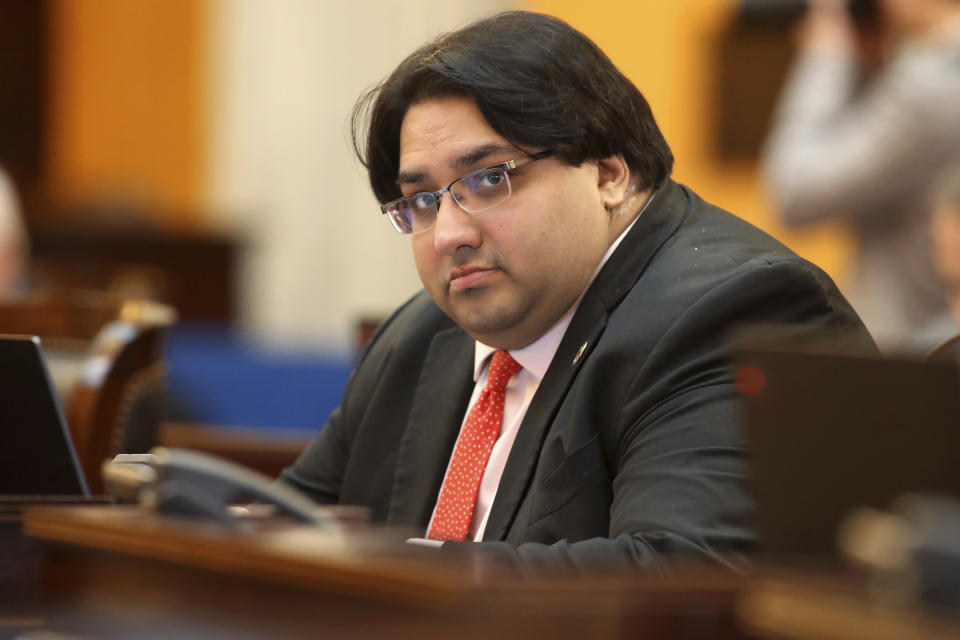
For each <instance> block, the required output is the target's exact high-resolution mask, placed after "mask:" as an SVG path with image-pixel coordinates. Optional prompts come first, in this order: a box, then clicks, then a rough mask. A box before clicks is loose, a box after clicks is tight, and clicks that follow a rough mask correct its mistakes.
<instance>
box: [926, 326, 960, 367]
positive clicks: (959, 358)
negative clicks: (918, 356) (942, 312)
mask: <svg viewBox="0 0 960 640" xmlns="http://www.w3.org/2000/svg"><path fill="white" fill-rule="evenodd" d="M924 359H925V360H927V361H930V362H942V361H945V360H949V361H953V362H956V363H958V364H960V333H958V334H957V335H955V336H953V337H952V338H947V339H946V340H944V341H943V342H941V343H940V344H938V345H937V346H936V347H934V348H933V349H932V350H931V351H930V353H928V354H927V355H926V356H925V358H924Z"/></svg>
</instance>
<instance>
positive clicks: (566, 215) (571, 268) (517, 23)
mask: <svg viewBox="0 0 960 640" xmlns="http://www.w3.org/2000/svg"><path fill="white" fill-rule="evenodd" d="M367 121H369V124H368V129H367V130H366V132H363V131H362V128H363V127H365V126H367ZM354 132H355V140H357V139H360V138H365V140H366V147H365V149H364V150H359V146H361V143H358V153H359V155H360V156H361V158H362V159H363V160H364V161H365V164H366V166H367V167H368V170H369V174H370V181H371V184H372V185H373V190H374V193H375V194H376V196H377V198H378V199H379V200H380V201H381V202H383V203H385V204H384V205H383V207H382V210H383V212H384V214H385V216H386V217H387V218H388V219H389V220H390V221H391V222H392V223H393V225H394V226H395V227H396V228H397V230H399V231H400V232H401V233H406V234H410V240H411V245H412V248H413V256H414V261H415V262H416V265H417V269H418V271H419V274H420V278H421V280H422V281H423V284H424V288H425V291H423V292H421V293H419V294H418V295H416V296H414V297H413V298H412V299H411V300H409V301H408V302H407V303H406V304H404V305H403V306H402V307H401V308H400V309H398V310H397V311H396V312H395V313H394V314H393V315H392V316H391V317H390V318H389V319H388V320H387V321H386V322H384V323H383V325H382V326H381V327H380V328H379V329H378V331H377V332H376V334H375V335H374V337H373V338H372V340H371V342H370V344H369V346H368V347H367V349H366V351H365V352H364V354H363V357H362V358H361V361H360V364H359V365H358V368H357V370H356V371H355V372H354V374H353V376H352V378H351V380H350V382H349V384H348V386H347V389H346V392H345V394H344V398H343V403H342V404H341V406H340V407H339V408H338V409H337V410H336V411H335V412H334V413H333V415H331V417H330V419H329V421H328V423H327V424H326V426H325V427H324V428H323V430H322V431H321V432H320V434H319V435H318V437H317V439H316V440H315V441H314V442H313V443H312V444H311V445H310V447H309V448H308V449H307V450H306V451H305V452H304V453H303V455H302V456H301V457H300V459H299V460H297V462H296V463H295V464H294V465H293V466H292V467H290V468H289V469H287V470H286V471H285V472H284V473H283V475H282V479H283V481H285V482H287V483H289V484H290V485H292V486H294V487H296V488H297V489H299V490H301V491H303V492H304V493H306V494H307V495H309V496H311V497H312V498H314V499H315V500H316V501H318V502H321V503H337V502H339V503H344V504H361V505H367V506H369V507H370V508H371V510H372V513H373V517H374V519H375V520H376V521H383V522H387V523H390V524H394V525H407V526H412V527H416V528H417V529H419V530H420V531H422V532H423V534H422V535H423V537H424V538H428V539H431V540H437V541H448V542H446V543H445V544H444V547H445V548H446V547H451V546H454V547H455V546H461V545H462V544H463V542H459V543H458V542H457V541H466V542H467V543H471V541H473V542H472V549H474V550H477V551H479V552H481V553H485V554H489V555H491V556H500V557H502V558H505V559H509V560H512V561H514V562H516V563H519V564H520V565H522V566H524V567H536V566H576V567H595V566H607V567H609V566H638V567H644V568H648V569H657V568H660V567H661V566H662V565H663V563H664V562H665V561H666V560H667V559H668V558H669V557H670V556H671V555H675V554H684V555H694V556H707V557H712V558H717V559H721V560H722V559H724V558H725V557H726V556H727V554H731V553H735V552H738V551H742V550H745V549H748V548H750V546H751V544H752V542H753V539H754V533H753V532H752V530H751V528H750V524H749V522H748V520H749V514H750V503H749V500H748V498H747V497H746V495H745V489H744V475H745V469H744V459H743V453H744V447H743V442H742V439H741V435H740V432H739V430H738V427H737V392H736V388H735V384H734V377H735V372H734V370H733V369H732V367H731V365H730V364H729V363H728V362H727V360H726V357H725V356H726V353H725V350H724V344H723V338H724V333H725V332H726V331H727V330H728V329H729V328H730V327H731V326H732V325H733V324H735V323H739V322H765V323H808V324H810V325H813V326H814V327H821V328H824V327H829V328H833V329H846V330H848V331H849V332H850V333H851V335H853V336H857V337H863V336H864V335H865V333H864V330H863V328H862V325H861V324H860V322H859V320H858V319H857V317H856V315H855V314H854V313H853V311H852V310H851V309H850V308H849V306H848V305H847V304H846V302H845V301H844V300H843V298H842V297H841V296H840V295H839V293H838V292H837V291H836V289H835V287H834V286H833V284H832V283H831V282H830V281H829V279H828V278H827V277H826V276H825V275H824V274H823V273H821V272H820V271H819V270H818V269H816V268H815V267H813V266H812V265H810V264H809V263H806V262H804V261H803V260H801V259H800V258H798V257H797V256H795V255H793V254H792V253H790V252H789V251H788V250H787V249H785V248H784V247H783V246H781V245H780V244H778V243H777V242H776V241H774V240H772V239H771V238H769V237H768V236H766V235H764V234H763V233H762V232H760V231H758V230H756V229H755V228H753V227H751V226H750V225H748V224H746V223H744V222H743V221H741V220H739V219H737V218H734V217H733V216H731V215H730V214H728V213H725V212H723V211H721V210H719V209H717V208H715V207H712V206H710V205H708V204H707V203H705V202H703V201H702V200H700V199H699V198H698V197H697V196H696V195H694V194H693V193H692V192H691V191H690V190H689V189H687V188H685V187H682V186H680V185H678V184H676V183H674V182H672V181H671V180H670V179H669V174H670V171H671V168H672V164H673V157H672V155H671V152H670V149H669V147H668V146H667V144H666V142H665V141H664V139H663V136H662V135H661V133H660V131H659V129H658V128H657V126H656V123H655V122H654V119H653V116H652V114H651V112H650V108H649V106H648V105H647V103H646V101H645V100H644V99H643V96H642V95H641V94H640V92H639V91H637V89H636V87H634V86H633V85H632V84H631V83H630V82H629V81H628V80H627V79H626V78H625V77H624V76H623V75H621V74H620V72H619V71H617V69H616V68H615V67H614V65H613V64H612V63H611V62H610V60H609V59H608V58H607V57H606V56H605V55H604V54H603V53H602V52H601V51H600V50H599V49H598V48H597V47H596V45H594V44H593V43H592V42H591V41H590V40H588V39H587V38H586V37H584V36H583V35H582V34H580V33H578V32H577V31H575V30H573V29H572V28H570V27H569V26H568V25H566V24H564V23H563V22H561V21H559V20H556V19H554V18H551V17H547V16H543V15H538V14H532V13H523V12H513V13H505V14H501V15H498V16H495V17H492V18H489V19H486V20H482V21H480V22H477V23H475V24H473V25H471V26H468V27H466V28H464V29H462V30H460V31H457V32H454V33H451V34H449V35H447V36H444V37H441V38H439V39H438V40H437V41H435V42H432V43H430V44H428V45H426V46H425V47H423V48H421V49H420V50H418V51H416V52H415V53H413V54H412V55H411V56H410V57H408V58H407V59H406V60H405V61H404V62H402V63H401V64H400V66H399V67H398V68H397V69H396V70H395V71H394V72H393V74H392V75H391V76H390V77H389V78H388V79H387V80H386V81H385V82H384V83H383V84H382V85H380V86H379V87H378V88H377V89H376V90H375V91H373V92H372V93H371V94H370V95H368V96H367V97H366V98H365V99H363V100H362V101H361V102H360V103H359V105H358V107H357V108H356V110H355V114H354ZM491 354H492V355H491ZM491 367H492V368H493V369H494V371H493V373H492V374H491V373H489V371H488V369H489V368H491ZM488 378H490V381H489V383H490V384H489V387H488ZM505 382H508V386H507V387H506V389H503V388H502V385H503V384H504V383H505ZM498 383H499V384H498ZM491 407H492V410H491ZM450 541H453V542H450Z"/></svg>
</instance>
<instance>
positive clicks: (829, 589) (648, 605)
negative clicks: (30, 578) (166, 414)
mask: <svg viewBox="0 0 960 640" xmlns="http://www.w3.org/2000/svg"><path fill="white" fill-rule="evenodd" d="M23 526H24V531H25V533H26V535H27V537H28V538H29V539H30V540H33V541H35V542H37V543H38V544H40V545H42V546H43V549H44V559H43V569H42V583H43V602H42V606H40V607H39V608H38V609H36V611H35V612H34V614H35V615H33V616H32V617H30V616H26V617H23V618H22V620H21V621H20V622H19V624H21V625H22V626H23V627H24V628H26V629H27V630H28V631H29V629H30V627H31V626H32V627H33V628H34V629H44V630H53V631H56V632H59V633H67V634H71V635H75V636H76V637H84V638H86V637H101V638H127V637H138V638H168V637H196V638H219V637H223V638H264V637H269V638H287V637H289V638H295V637H307V636H314V635H330V636H332V637H381V636H389V637H401V638H406V637H411V638H412V637H415V638H434V637H440V636H449V635H451V634H454V633H455V634H456V635H457V637H465V638H473V637H477V638H481V637H482V638H487V639H488V638H490V637H491V636H494V637H495V638H496V640H501V639H506V638H514V637H516V638H520V637H523V638H529V637H535V636H536V634H541V635H544V636H548V637H550V638H585V637H590V638H592V637H602V638H625V637H636V636H643V637H649V638H798V639H799V638H838V639H840V638H844V639H853V638H858V639H859V638H891V639H892V638H907V639H910V638H916V639H917V640H940V639H941V638H943V639H946V638H958V637H960V623H958V621H956V620H951V619H948V618H944V617H942V616H935V615H932V614H930V613H928V612H926V611H922V610H920V609H918V608H917V607H915V606H911V605H904V604H891V603H879V602H877V601H875V600H873V599H871V598H868V597H866V596H865V594H864V592H863V590H862V588H861V586H860V585H858V584H856V583H854V582H851V581H847V580H843V579H837V577H836V576H834V575H827V574H825V573H824V572H820V571H817V572H801V571H796V570H788V571H784V570H770V571H760V572H758V573H757V574H755V575H752V576H750V577H743V576H738V575H736V574H733V573H732V572H729V571H724V570H718V569H716V568H704V567H689V568H686V569H682V568H681V569H678V570H676V571H675V572H674V574H673V576H672V577H671V578H669V579H665V578H663V577H652V576H638V575H635V574H633V575H624V574H620V575H596V574H591V575H569V574H557V573H553V574H545V573H538V574H530V573H527V574H525V575H520V574H518V573H516V572H514V571H510V570H507V569H505V568H502V567H494V566H487V565H484V564H482V563H478V562H477V559H476V558H475V557H471V556H469V555H463V556H460V555H457V554H450V553H447V552H438V551H436V550H433V549H424V548H419V547H413V546H411V545H405V544H403V542H402V540H403V538H404V537H405V536H406V535H407V533H408V532H394V531H384V530H370V529H366V530H364V529H357V528H349V527H348V528H346V529H344V530H339V531H323V530H317V529H312V528H307V527H295V526H280V525H276V524H272V523H269V522H267V523H263V522H261V523H248V524H247V526H242V527H237V528H227V527H224V526H222V525H217V524H211V523H199V522H195V521H186V520H179V519H174V518H169V517H159V516H157V515H155V514H153V513H151V512H147V511H144V510H141V509H139V508H137V507H125V506H122V507H118V506H89V507H42V508H35V509H30V510H28V511H27V512H26V514H25V516H24V519H23ZM16 624H18V622H17V621H16V620H13V622H8V626H16ZM26 637H29V633H28V634H27V636H26Z"/></svg>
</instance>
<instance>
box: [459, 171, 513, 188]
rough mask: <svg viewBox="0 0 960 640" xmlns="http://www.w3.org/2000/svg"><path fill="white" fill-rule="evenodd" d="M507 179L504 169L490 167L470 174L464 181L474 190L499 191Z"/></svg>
mask: <svg viewBox="0 0 960 640" xmlns="http://www.w3.org/2000/svg"><path fill="white" fill-rule="evenodd" d="M504 180H506V175H505V174H504V173H503V170H502V169H490V170H488V171H481V172H480V173H475V174H473V175H472V176H468V177H467V179H466V180H465V181H464V182H466V184H467V188H468V189H470V191H474V192H483V191H498V190H499V189H500V188H501V186H502V185H503V182H504Z"/></svg>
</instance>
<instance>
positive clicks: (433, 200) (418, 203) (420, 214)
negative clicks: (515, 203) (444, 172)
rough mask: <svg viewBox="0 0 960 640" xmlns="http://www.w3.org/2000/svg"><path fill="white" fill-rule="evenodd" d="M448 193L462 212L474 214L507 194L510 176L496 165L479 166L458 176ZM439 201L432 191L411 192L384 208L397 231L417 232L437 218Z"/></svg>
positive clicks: (500, 200)
mask: <svg viewBox="0 0 960 640" xmlns="http://www.w3.org/2000/svg"><path fill="white" fill-rule="evenodd" d="M449 191H450V195H451V196H453V199H454V200H455V201H456V203H457V204H458V205H459V206H460V208H461V209H463V210H464V211H468V212H471V213H475V212H478V211H483V210H485V209H489V208H491V207H494V206H496V205H498V204H500V203H501V202H503V201H504V200H506V199H507V198H509V197H510V179H509V178H508V177H507V172H506V171H505V170H504V169H502V168H500V167H492V168H489V169H481V170H480V171H476V172H474V173H470V174H467V175H465V176H464V177H462V178H460V179H459V180H457V181H456V182H454V183H453V184H452V185H450V188H449ZM438 209H439V201H438V199H437V196H436V195H435V194H433V193H429V192H422V193H415V194H413V195H411V196H408V197H406V198H401V199H400V200H397V201H396V202H394V203H392V205H391V206H389V207H388V208H387V214H388V215H389V216H390V220H391V222H393V225H394V226H395V227H396V228H397V231H399V232H400V233H418V232H420V231H426V230H427V229H430V228H431V227H433V225H434V224H435V223H436V221H437V212H438Z"/></svg>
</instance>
